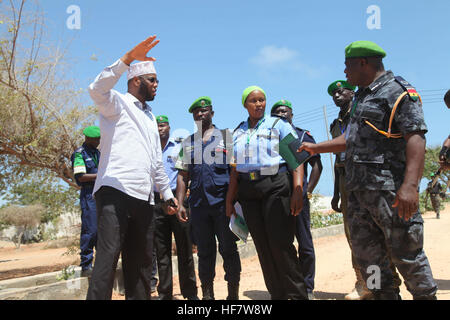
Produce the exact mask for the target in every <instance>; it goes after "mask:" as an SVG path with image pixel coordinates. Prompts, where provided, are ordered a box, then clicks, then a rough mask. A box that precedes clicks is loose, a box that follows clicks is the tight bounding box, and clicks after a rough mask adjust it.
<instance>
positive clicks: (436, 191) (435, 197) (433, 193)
mask: <svg viewBox="0 0 450 320" xmlns="http://www.w3.org/2000/svg"><path fill="white" fill-rule="evenodd" d="M427 192H428V194H429V195H430V200H431V205H432V206H433V210H434V212H436V217H437V218H438V219H439V218H440V212H441V192H442V186H441V184H440V183H439V182H436V184H435V185H434V186H433V182H432V181H430V182H429V183H428V186H427Z"/></svg>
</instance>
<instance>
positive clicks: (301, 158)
mask: <svg viewBox="0 0 450 320" xmlns="http://www.w3.org/2000/svg"><path fill="white" fill-rule="evenodd" d="M301 145H302V142H301V141H300V140H299V139H297V138H295V137H294V136H293V135H292V133H290V134H288V135H287V136H286V137H284V139H283V140H281V142H280V148H279V153H280V155H281V157H283V159H284V160H285V161H286V163H287V164H288V166H289V168H290V169H291V170H295V169H297V168H298V166H299V165H301V164H302V163H304V162H306V161H307V160H308V159H309V158H311V155H310V153H309V152H307V151H302V152H300V153H299V152H297V149H298V148H299V147H300V146H301Z"/></svg>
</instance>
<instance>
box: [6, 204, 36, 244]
mask: <svg viewBox="0 0 450 320" xmlns="http://www.w3.org/2000/svg"><path fill="white" fill-rule="evenodd" d="M44 212H45V208H44V207H43V206H41V205H31V206H25V207H20V206H9V207H6V208H3V209H1V210H0V221H1V222H2V223H3V224H6V225H10V226H14V227H16V234H15V235H14V236H13V237H12V238H11V239H10V240H11V241H13V242H14V244H15V245H16V248H17V249H19V248H20V244H21V243H22V237H23V234H24V233H25V231H28V230H30V229H32V228H35V227H37V226H39V225H40V223H41V219H42V216H43V214H44Z"/></svg>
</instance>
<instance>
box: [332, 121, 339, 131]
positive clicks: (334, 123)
mask: <svg viewBox="0 0 450 320" xmlns="http://www.w3.org/2000/svg"><path fill="white" fill-rule="evenodd" d="M336 121H338V119H337V118H336V119H334V120H333V122H332V123H331V124H330V131H331V130H333V127H334V126H335V125H336Z"/></svg>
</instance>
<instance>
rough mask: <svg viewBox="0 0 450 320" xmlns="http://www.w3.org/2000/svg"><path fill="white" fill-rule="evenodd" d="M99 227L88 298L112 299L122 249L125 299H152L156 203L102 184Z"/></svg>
mask: <svg viewBox="0 0 450 320" xmlns="http://www.w3.org/2000/svg"><path fill="white" fill-rule="evenodd" d="M95 199H96V203H97V216H98V230H97V249H96V256H95V263H94V270H93V272H92V277H91V279H90V283H89V289H88V293H87V299H88V300H110V299H111V296H112V289H113V284H114V274H115V271H116V267H117V261H118V259H119V254H120V252H121V251H122V268H123V277H124V285H125V299H127V300H149V299H150V294H151V292H150V290H151V288H150V282H151V277H152V251H153V231H154V230H153V228H152V219H153V206H151V205H150V203H149V202H148V201H144V200H140V199H136V198H133V197H131V196H129V195H127V194H125V193H123V192H121V191H119V190H117V189H114V188H111V187H107V186H102V187H101V188H100V189H99V190H98V191H97V192H96V193H95Z"/></svg>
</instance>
